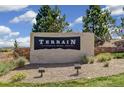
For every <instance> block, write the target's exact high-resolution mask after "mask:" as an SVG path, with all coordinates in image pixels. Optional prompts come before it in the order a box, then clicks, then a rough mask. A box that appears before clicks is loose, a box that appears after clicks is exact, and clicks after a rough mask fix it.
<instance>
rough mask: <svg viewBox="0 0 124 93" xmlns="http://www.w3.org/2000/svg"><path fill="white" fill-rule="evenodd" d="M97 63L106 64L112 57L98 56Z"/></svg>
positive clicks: (106, 55) (108, 55)
mask: <svg viewBox="0 0 124 93" xmlns="http://www.w3.org/2000/svg"><path fill="white" fill-rule="evenodd" d="M96 58H97V62H106V61H110V60H111V59H112V55H111V54H110V53H102V54H99V55H97V56H96Z"/></svg>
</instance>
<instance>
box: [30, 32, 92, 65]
mask: <svg viewBox="0 0 124 93" xmlns="http://www.w3.org/2000/svg"><path fill="white" fill-rule="evenodd" d="M34 36H40V37H71V36H80V46H81V47H80V50H73V49H39V50H34ZM30 42H31V43H30V47H31V50H30V62H31V63H68V62H79V61H80V58H81V56H83V55H84V54H85V55H88V56H93V55H94V34H93V33H88V32H86V33H31V41H30Z"/></svg>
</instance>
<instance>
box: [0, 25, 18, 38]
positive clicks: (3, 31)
mask: <svg viewBox="0 0 124 93" xmlns="http://www.w3.org/2000/svg"><path fill="white" fill-rule="evenodd" d="M19 34H20V33H19V32H13V31H12V30H11V29H10V28H9V27H6V26H0V35H2V36H3V35H8V36H18V35H19Z"/></svg>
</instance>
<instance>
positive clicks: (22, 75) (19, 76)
mask: <svg viewBox="0 0 124 93" xmlns="http://www.w3.org/2000/svg"><path fill="white" fill-rule="evenodd" d="M25 78H26V74H25V73H22V72H20V73H16V74H15V75H13V76H12V77H11V78H10V80H11V82H18V81H21V80H23V79H25Z"/></svg>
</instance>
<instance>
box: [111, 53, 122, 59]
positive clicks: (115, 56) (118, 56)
mask: <svg viewBox="0 0 124 93" xmlns="http://www.w3.org/2000/svg"><path fill="white" fill-rule="evenodd" d="M112 56H113V58H115V59H120V58H124V53H112Z"/></svg>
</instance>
